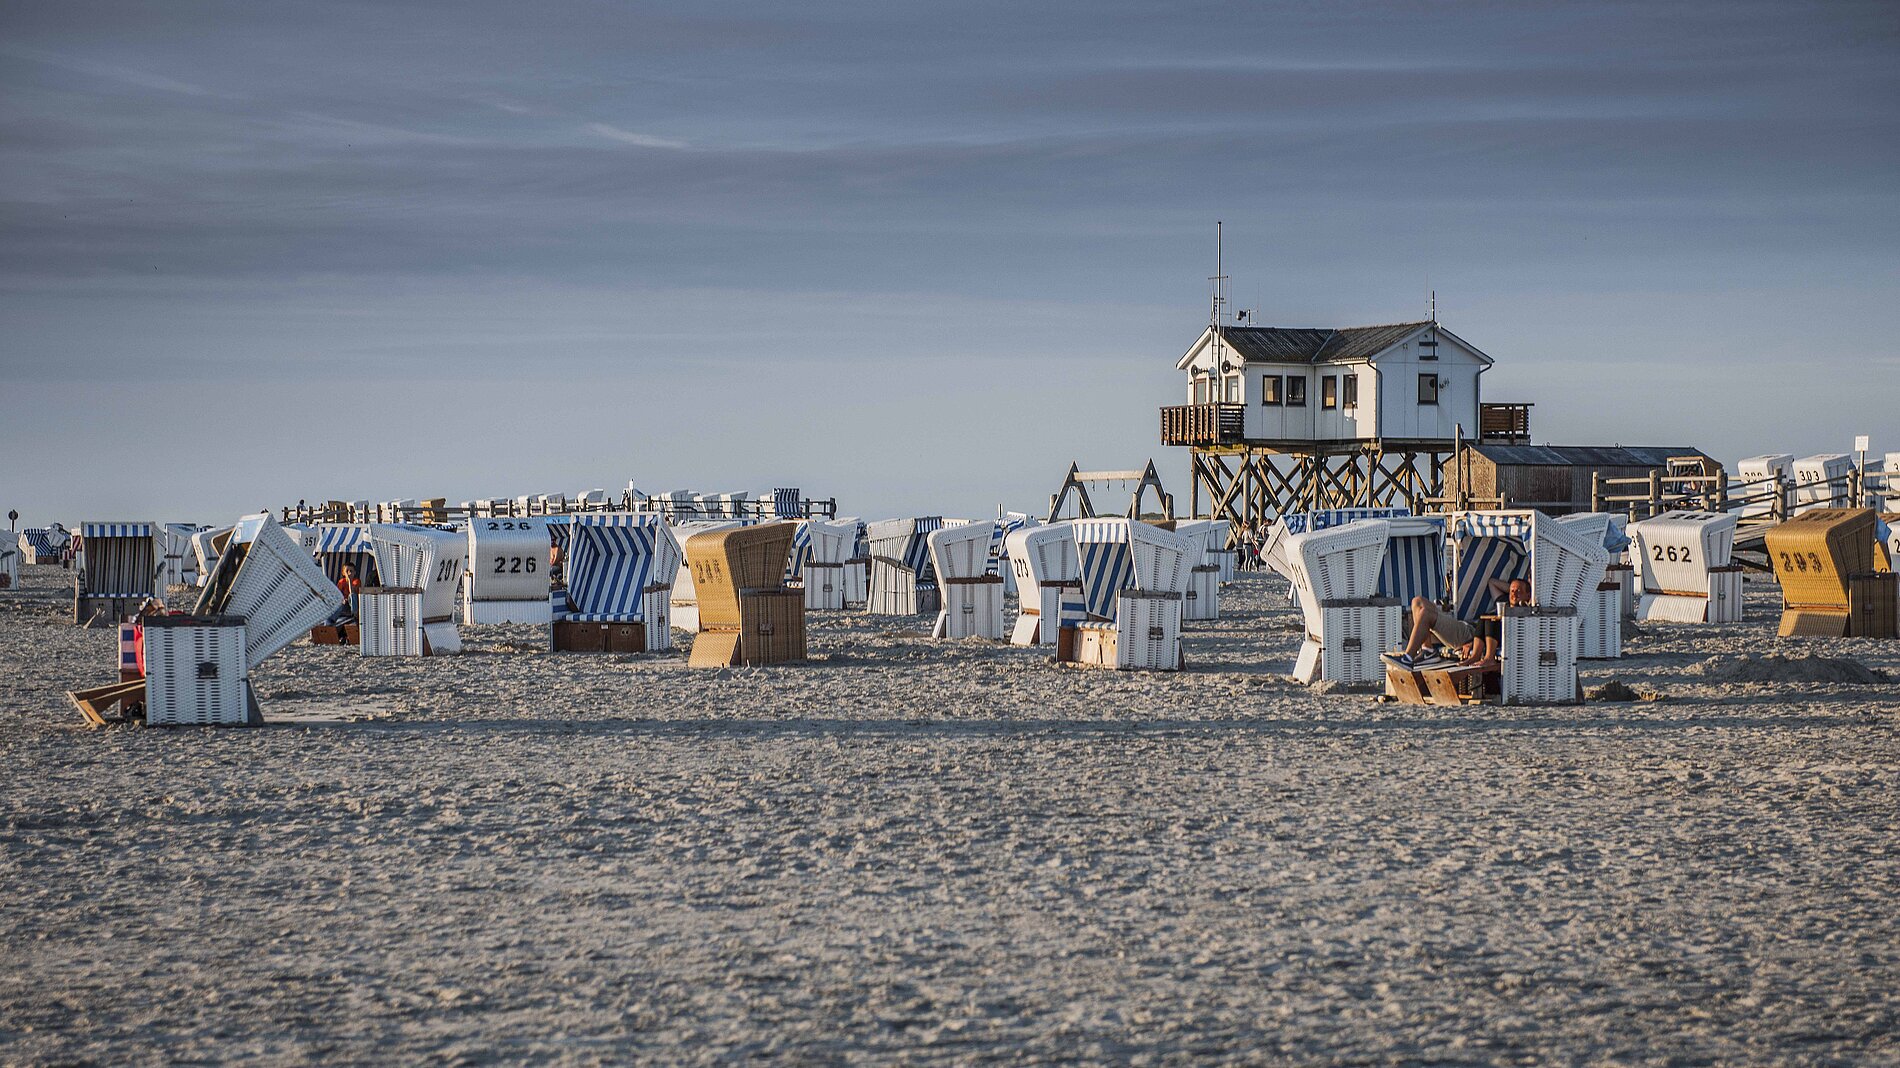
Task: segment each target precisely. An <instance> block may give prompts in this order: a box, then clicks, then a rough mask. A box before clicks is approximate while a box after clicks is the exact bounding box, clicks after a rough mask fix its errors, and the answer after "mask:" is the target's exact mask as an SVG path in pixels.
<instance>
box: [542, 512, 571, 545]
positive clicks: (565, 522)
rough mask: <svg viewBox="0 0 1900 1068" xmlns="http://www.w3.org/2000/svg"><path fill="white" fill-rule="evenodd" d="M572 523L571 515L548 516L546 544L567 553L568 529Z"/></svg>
mask: <svg viewBox="0 0 1900 1068" xmlns="http://www.w3.org/2000/svg"><path fill="white" fill-rule="evenodd" d="M573 523H574V517H573V516H571V515H551V516H548V544H549V545H550V546H552V547H554V548H556V549H559V550H561V551H562V552H566V551H567V532H568V528H569V527H570V526H572V525H573Z"/></svg>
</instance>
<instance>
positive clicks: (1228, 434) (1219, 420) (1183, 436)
mask: <svg viewBox="0 0 1900 1068" xmlns="http://www.w3.org/2000/svg"><path fill="white" fill-rule="evenodd" d="M1246 415H1247V407H1246V405H1243V404H1176V405H1172V406H1170V407H1167V408H1163V409H1161V444H1163V445H1238V444H1240V443H1241V442H1242V441H1243V440H1245V434H1244V432H1243V425H1244V423H1245V421H1246Z"/></svg>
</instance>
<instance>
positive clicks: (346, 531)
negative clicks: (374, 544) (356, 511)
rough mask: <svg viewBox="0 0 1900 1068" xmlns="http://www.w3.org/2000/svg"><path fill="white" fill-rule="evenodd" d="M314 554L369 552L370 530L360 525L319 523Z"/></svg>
mask: <svg viewBox="0 0 1900 1068" xmlns="http://www.w3.org/2000/svg"><path fill="white" fill-rule="evenodd" d="M310 529H311V530H313V531H316V534H317V544H316V547H315V548H313V549H312V550H311V552H314V553H360V552H367V551H368V550H369V528H368V527H367V526H364V525H362V524H359V523H319V524H317V525H315V526H312V527H311V528H310Z"/></svg>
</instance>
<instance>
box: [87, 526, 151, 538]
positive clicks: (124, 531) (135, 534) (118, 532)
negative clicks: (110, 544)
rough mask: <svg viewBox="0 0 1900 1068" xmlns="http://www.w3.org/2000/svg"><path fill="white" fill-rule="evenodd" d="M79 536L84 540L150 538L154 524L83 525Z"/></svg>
mask: <svg viewBox="0 0 1900 1068" xmlns="http://www.w3.org/2000/svg"><path fill="white" fill-rule="evenodd" d="M79 535H80V537H83V538H149V537H151V536H152V524H150V523H81V524H79Z"/></svg>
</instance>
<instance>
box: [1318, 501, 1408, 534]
mask: <svg viewBox="0 0 1900 1068" xmlns="http://www.w3.org/2000/svg"><path fill="white" fill-rule="evenodd" d="M1411 514H1412V513H1411V512H1410V511H1409V510H1407V509H1405V508H1396V507H1383V508H1327V509H1323V510H1320V511H1316V512H1308V513H1306V529H1308V530H1326V529H1329V528H1331V527H1343V526H1345V525H1346V524H1347V523H1354V522H1357V521H1359V520H1361V519H1395V518H1399V517H1401V516H1409V515H1411ZM1287 533H1289V534H1298V533H1301V532H1300V531H1298V530H1293V529H1291V528H1289V529H1288V530H1287Z"/></svg>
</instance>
